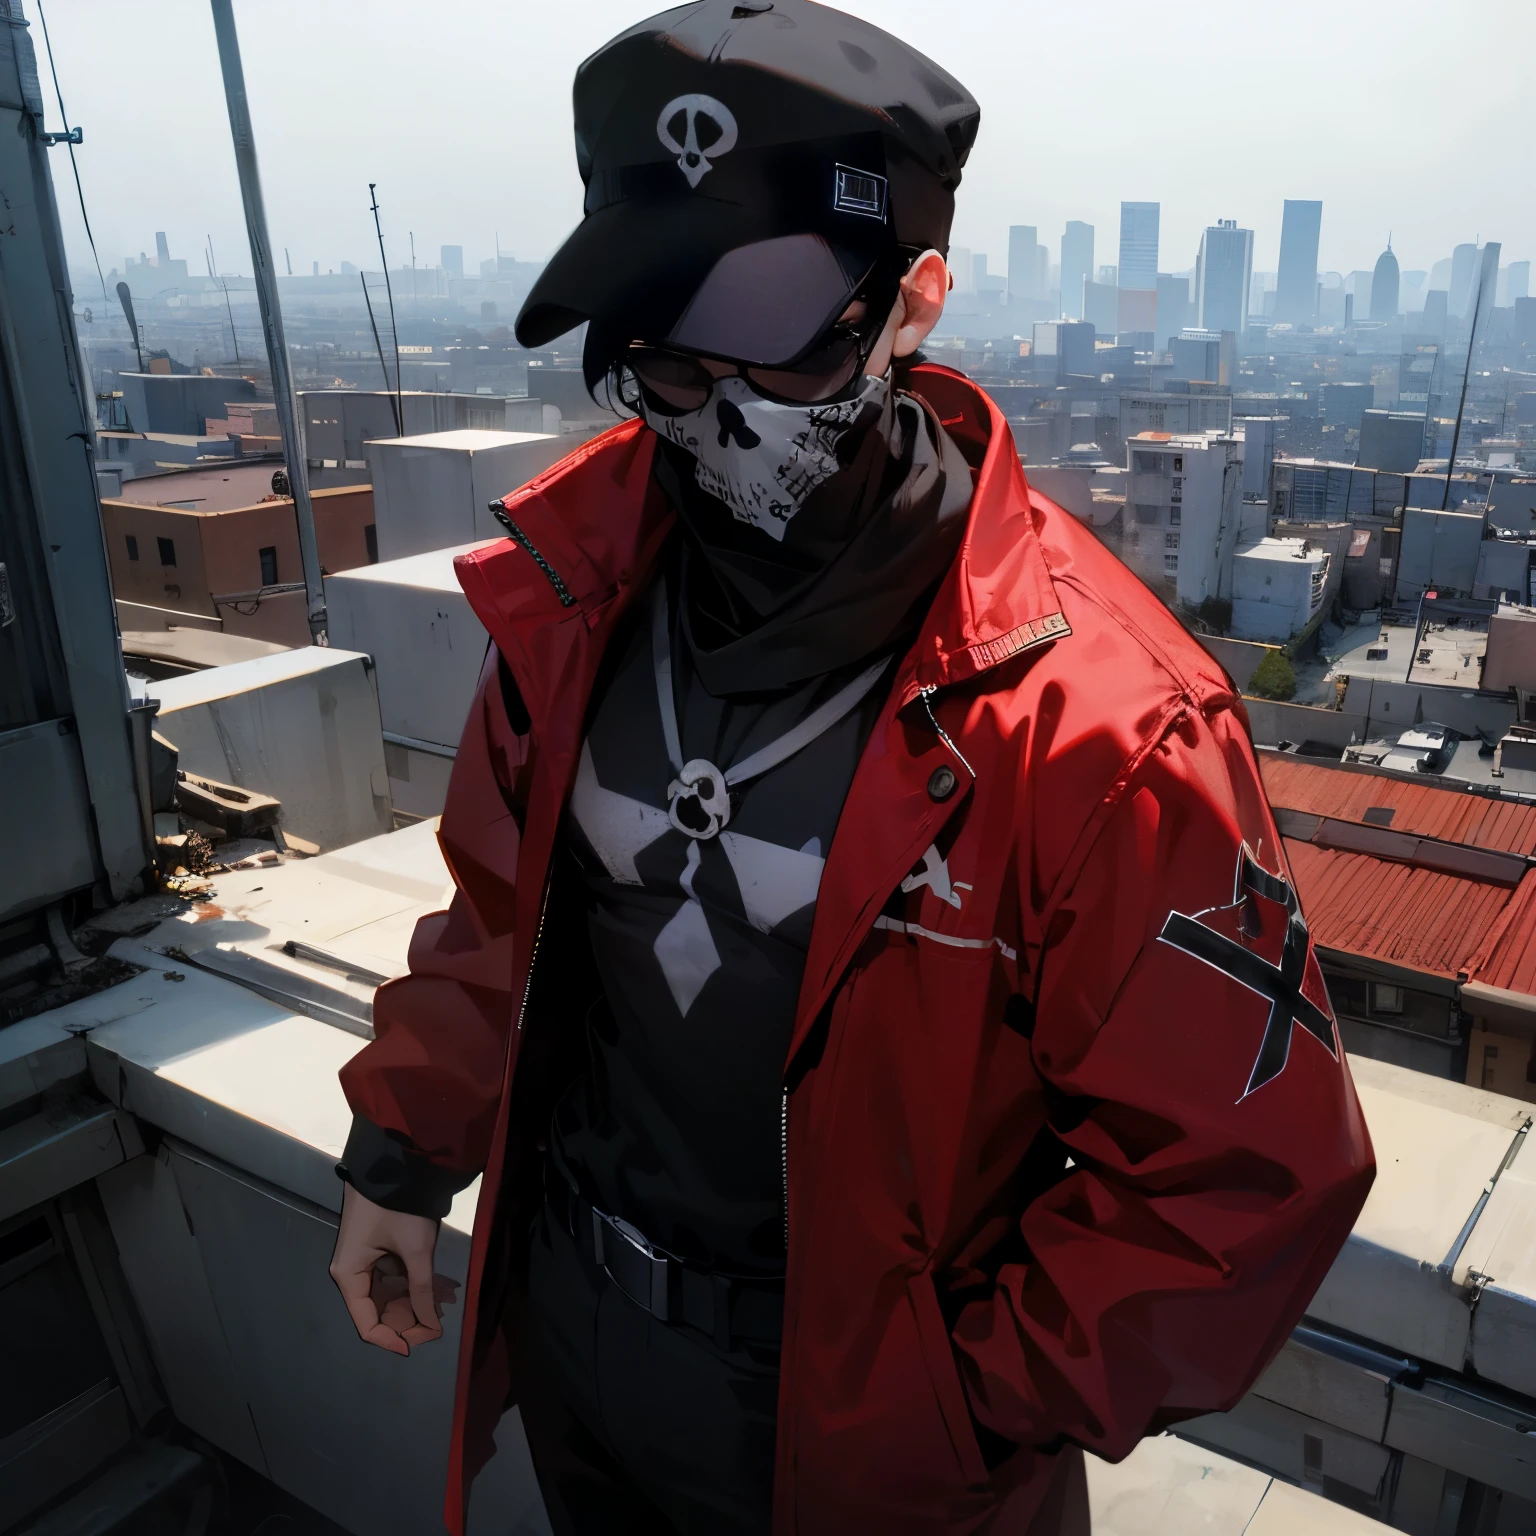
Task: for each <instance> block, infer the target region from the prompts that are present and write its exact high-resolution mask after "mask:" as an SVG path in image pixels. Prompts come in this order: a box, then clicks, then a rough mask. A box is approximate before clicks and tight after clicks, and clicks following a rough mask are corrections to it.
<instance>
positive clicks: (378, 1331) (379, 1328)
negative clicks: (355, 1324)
mask: <svg viewBox="0 0 1536 1536" xmlns="http://www.w3.org/2000/svg"><path fill="white" fill-rule="evenodd" d="M357 1332H358V1336H359V1337H360V1338H361V1339H362V1341H363V1343H365V1344H377V1345H378V1346H379V1348H380V1349H387V1350H388V1351H389V1352H390V1354H392V1355H409V1354H410V1352H411V1346H410V1345H409V1344H407V1343H406V1341H405V1338H404V1336H403V1335H402V1334H398V1333H396V1332H395V1330H394V1329H393V1328H391V1327H390V1326H389V1324H388V1323H375V1324H374V1325H373V1327H372V1328H370V1329H368V1330H367V1332H364V1331H363V1329H361V1328H359V1329H358V1330H357Z"/></svg>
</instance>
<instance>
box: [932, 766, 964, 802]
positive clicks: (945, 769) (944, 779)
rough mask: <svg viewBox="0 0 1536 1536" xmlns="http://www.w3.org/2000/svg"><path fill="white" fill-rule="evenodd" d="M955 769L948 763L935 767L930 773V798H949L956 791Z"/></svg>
mask: <svg viewBox="0 0 1536 1536" xmlns="http://www.w3.org/2000/svg"><path fill="white" fill-rule="evenodd" d="M957 782H958V781H957V780H956V778H955V770H954V769H953V768H951V767H950V766H949V764H948V763H944V764H942V765H941V766H940V767H938V768H935V769H934V770H933V772H932V773H931V774H929V775H928V798H929V799H930V800H948V799H949V797H950V796H951V795H952V794H954V792H955V784H956V783H957Z"/></svg>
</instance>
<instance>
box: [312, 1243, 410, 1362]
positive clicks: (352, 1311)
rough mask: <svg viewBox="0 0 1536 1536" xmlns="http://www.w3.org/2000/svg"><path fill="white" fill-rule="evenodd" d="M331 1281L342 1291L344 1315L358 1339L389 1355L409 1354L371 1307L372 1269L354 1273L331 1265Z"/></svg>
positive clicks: (370, 1266)
mask: <svg viewBox="0 0 1536 1536" xmlns="http://www.w3.org/2000/svg"><path fill="white" fill-rule="evenodd" d="M331 1279H332V1280H334V1281H335V1282H336V1289H337V1290H338V1291H340V1292H341V1299H342V1301H343V1303H344V1304H345V1305H346V1309H347V1313H348V1315H349V1316H350V1317H351V1319H352V1326H353V1327H354V1328H356V1329H357V1336H358V1337H359V1338H360V1339H362V1340H364V1342H366V1343H369V1344H377V1345H378V1346H379V1348H381V1349H387V1350H389V1352H390V1353H391V1354H395V1355H408V1354H410V1352H411V1351H410V1347H409V1346H408V1345H407V1344H406V1342H405V1340H404V1339H402V1338H401V1337H400V1335H399V1334H398V1333H396V1332H395V1330H394V1329H393V1328H390V1327H388V1326H387V1325H386V1324H384V1323H383V1322H381V1321H380V1318H379V1309H378V1307H377V1306H376V1305H375V1304H374V1300H373V1296H372V1294H371V1292H372V1289H373V1266H372V1265H371V1264H370V1265H369V1267H368V1268H367V1269H362V1270H354V1269H351V1268H348V1267H343V1268H341V1269H338V1268H337V1267H336V1266H335V1265H334V1264H333V1265H332V1267H331Z"/></svg>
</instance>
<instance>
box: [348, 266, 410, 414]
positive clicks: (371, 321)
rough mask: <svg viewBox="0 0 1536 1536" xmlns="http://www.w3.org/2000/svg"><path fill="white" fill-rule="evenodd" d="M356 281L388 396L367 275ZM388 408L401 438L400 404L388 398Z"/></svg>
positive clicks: (387, 373) (382, 349)
mask: <svg viewBox="0 0 1536 1536" xmlns="http://www.w3.org/2000/svg"><path fill="white" fill-rule="evenodd" d="M357 280H358V282H360V283H361V284H362V285H363V303H364V304H366V305H367V306H368V324H369V325H371V326H372V327H373V345H374V350H375V351H377V352H378V354H379V372H380V373H382V374H383V375H384V393H385V394H386V395H389V369H388V368H386V367H385V366H384V343H383V342H382V341H380V340H379V322H378V321H377V320H375V319H374V318H373V299H372V298H371V297H370V295H369V293H368V275H367V273H365V272H359V273H358V274H357ZM389 408H390V410H391V411H393V412H394V416H395V436H396V437H403V436H404V435H405V432H404V429H403V428H402V427H401V425H400V404H399V402H398V401H397V400H396V399H395V397H394V396H393V395H390V397H389Z"/></svg>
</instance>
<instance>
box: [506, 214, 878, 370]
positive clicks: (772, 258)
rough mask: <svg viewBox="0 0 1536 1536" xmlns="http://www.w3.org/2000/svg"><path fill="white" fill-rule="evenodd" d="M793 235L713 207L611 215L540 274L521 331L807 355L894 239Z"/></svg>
mask: <svg viewBox="0 0 1536 1536" xmlns="http://www.w3.org/2000/svg"><path fill="white" fill-rule="evenodd" d="M864 234H865V231H864V230H862V229H858V230H856V231H855V237H854V238H855V240H856V241H858V243H854V242H852V241H843V240H839V241H838V242H837V243H835V244H834V243H833V242H831V241H829V240H828V239H827V238H826V236H825V235H822V234H819V233H815V232H809V231H808V232H805V233H801V234H790V235H785V234H784V233H783V225H782V223H778V222H777V221H776V220H775V219H774V218H773V217H772V215H771V214H770V215H769V216H767V217H765V216H764V215H763V214H761V213H758V212H756V211H754V210H753V209H751V208H747V207H744V206H742V205H741V204H738V203H726V202H720V201H716V200H713V199H709V198H702V197H689V198H686V199H678V200H673V199H666V200H646V201H638V200H636V201H627V202H621V203H614V204H611V205H609V206H608V207H606V208H599V209H597V210H595V211H594V212H593V213H591V214H589V215H588V216H587V217H586V218H585V219H583V220H582V222H581V223H580V224H579V225H578V226H577V227H576V229H575V230H573V231H572V233H571V235H570V237H569V238H568V239H567V240H566V242H565V244H564V245H562V246H561V247H560V249H559V250H558V251H556V252H555V254H554V256H553V257H552V258H551V259H550V262H549V265H548V266H546V267H545V269H544V271H543V272H542V273H540V275H539V279H538V281H537V282H536V283H535V284H534V285H533V290H532V292H531V293H529V295H528V298H527V300H526V301H525V302H524V304H523V307H522V310H521V311H520V312H519V314H518V317H517V321H516V326H515V330H516V334H517V339H518V341H519V342H521V343H522V345H523V346H525V347H542V346H545V345H547V344H548V343H549V342H551V341H553V340H554V339H555V338H556V337H557V336H562V335H564V334H565V333H566V332H567V331H569V330H572V329H573V328H574V327H576V326H578V325H580V324H581V323H582V322H583V321H587V320H590V321H594V322H597V323H600V324H602V325H603V326H604V327H605V328H608V329H610V330H614V331H618V332H619V333H621V334H627V335H628V336H630V337H631V338H633V339H635V340H643V341H650V342H654V343H662V344H666V345H670V346H675V347H678V348H679V349H681V350H684V351H689V352H701V353H705V354H707V355H711V356H716V357H725V358H732V359H736V360H739V361H741V362H746V363H754V364H757V365H760V366H762V367H769V368H772V367H781V366H783V365H784V364H786V363H789V362H792V361H793V360H794V359H795V358H797V357H799V356H800V354H801V353H802V352H804V351H805V350H806V348H807V347H809V346H810V345H811V344H812V343H813V342H814V341H815V340H816V338H817V337H818V336H820V335H821V334H822V332H824V331H825V330H826V328H827V327H828V326H829V325H830V324H831V323H832V322H833V321H834V320H836V319H837V317H838V316H839V315H840V314H841V313H842V312H843V310H844V309H845V308H846V307H847V305H848V303H849V301H850V300H851V299H852V298H853V296H854V294H855V293H856V292H857V290H858V288H859V285H860V284H861V283H862V282H863V281H864V278H865V276H866V275H867V274H868V272H869V270H870V268H871V267H872V266H873V264H874V262H875V260H876V259H877V257H878V255H879V254H880V250H881V249H882V248H883V246H884V244H885V242H886V235H885V232H884V230H883V228H882V227H881V226H880V225H878V224H874V223H873V221H871V227H870V229H869V231H868V235H867V239H865V240H858V237H859V236H863V235H864Z"/></svg>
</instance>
